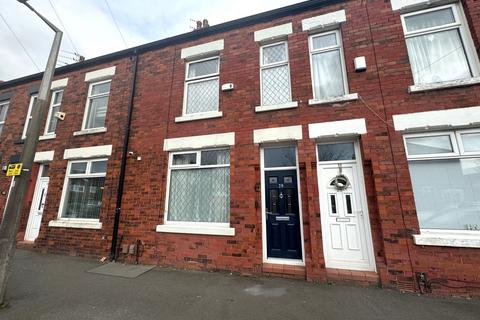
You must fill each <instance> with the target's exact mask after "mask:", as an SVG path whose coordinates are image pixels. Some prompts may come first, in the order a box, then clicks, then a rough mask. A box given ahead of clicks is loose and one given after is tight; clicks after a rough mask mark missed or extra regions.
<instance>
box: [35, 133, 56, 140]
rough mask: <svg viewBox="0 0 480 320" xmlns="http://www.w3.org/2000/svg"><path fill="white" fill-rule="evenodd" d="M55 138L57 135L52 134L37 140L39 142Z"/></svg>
mask: <svg viewBox="0 0 480 320" xmlns="http://www.w3.org/2000/svg"><path fill="white" fill-rule="evenodd" d="M56 137H57V135H56V134H55V133H54V134H46V135H43V136H40V137H38V140H40V141H43V140H52V139H55V138H56Z"/></svg>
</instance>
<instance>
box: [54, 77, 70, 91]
mask: <svg viewBox="0 0 480 320" xmlns="http://www.w3.org/2000/svg"><path fill="white" fill-rule="evenodd" d="M67 84H68V78H63V79H58V80H55V81H52V85H51V86H50V89H51V90H57V89H61V88H65V87H66V86H67Z"/></svg>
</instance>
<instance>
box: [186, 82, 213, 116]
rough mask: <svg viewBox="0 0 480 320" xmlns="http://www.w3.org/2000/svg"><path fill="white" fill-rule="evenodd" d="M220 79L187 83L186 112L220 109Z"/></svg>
mask: <svg viewBox="0 0 480 320" xmlns="http://www.w3.org/2000/svg"><path fill="white" fill-rule="evenodd" d="M218 84H219V82H218V79H211V80H210V79H208V80H204V81H199V82H190V83H187V84H186V85H187V106H186V113H187V114H192V113H200V112H209V111H217V110H218V96H219V94H218V91H219V88H218Z"/></svg>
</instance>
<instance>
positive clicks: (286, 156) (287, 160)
mask: <svg viewBox="0 0 480 320" xmlns="http://www.w3.org/2000/svg"><path fill="white" fill-rule="evenodd" d="M263 154H264V162H265V168H277V167H295V166H296V165H297V158H296V153H295V147H280V148H265V149H264V151H263Z"/></svg>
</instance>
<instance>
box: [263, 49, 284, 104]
mask: <svg viewBox="0 0 480 320" xmlns="http://www.w3.org/2000/svg"><path fill="white" fill-rule="evenodd" d="M260 52H261V57H262V59H261V62H260V75H261V86H262V87H261V92H262V97H261V98H262V106H268V105H277V104H284V103H287V102H290V101H291V100H292V98H291V88H290V69H289V66H288V47H287V43H286V42H280V43H276V44H273V45H266V46H263V47H261V48H260Z"/></svg>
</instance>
